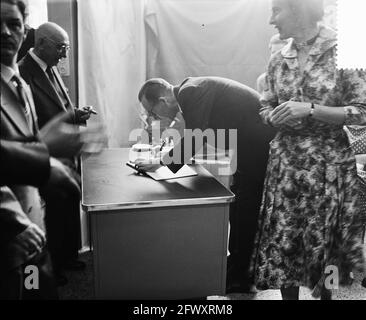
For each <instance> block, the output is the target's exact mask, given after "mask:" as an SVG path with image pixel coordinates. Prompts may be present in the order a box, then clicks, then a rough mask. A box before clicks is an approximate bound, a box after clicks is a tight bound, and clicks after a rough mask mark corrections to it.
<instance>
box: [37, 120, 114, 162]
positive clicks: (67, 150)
mask: <svg viewBox="0 0 366 320" xmlns="http://www.w3.org/2000/svg"><path fill="white" fill-rule="evenodd" d="M69 116H70V113H63V114H60V115H57V116H56V117H54V118H53V119H52V120H50V121H49V122H48V123H47V124H46V125H45V126H44V127H43V128H42V129H41V130H40V133H39V137H40V139H41V141H43V142H44V143H45V144H46V145H47V147H48V150H49V152H50V155H51V156H53V157H56V158H69V157H73V156H76V155H78V154H79V153H80V152H81V151H85V150H86V149H88V148H89V149H90V146H92V145H93V146H96V145H97V146H98V151H100V149H102V147H104V146H105V145H106V142H107V136H106V134H105V130H104V127H103V126H102V125H100V124H96V125H93V126H90V127H88V128H82V129H79V127H78V126H76V125H71V124H68V123H65V121H66V120H67V119H68V118H69ZM93 149H95V148H93ZM94 152H96V151H94Z"/></svg>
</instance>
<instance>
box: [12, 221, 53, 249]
mask: <svg viewBox="0 0 366 320" xmlns="http://www.w3.org/2000/svg"><path fill="white" fill-rule="evenodd" d="M15 242H16V243H17V244H18V245H19V246H20V247H21V248H23V249H24V250H25V251H26V252H28V255H29V256H35V255H36V254H38V253H40V252H41V251H42V248H43V247H44V245H45V244H46V235H45V233H44V232H43V230H41V229H40V228H39V227H38V226H37V225H36V224H34V223H31V224H30V225H29V226H28V227H27V229H25V230H24V231H23V232H22V233H20V234H18V235H17V236H16V238H15Z"/></svg>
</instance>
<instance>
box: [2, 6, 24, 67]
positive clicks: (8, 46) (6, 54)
mask: <svg viewBox="0 0 366 320" xmlns="http://www.w3.org/2000/svg"><path fill="white" fill-rule="evenodd" d="M24 37H25V32H24V21H23V16H22V14H21V13H20V11H19V8H18V7H17V6H16V5H12V4H10V3H6V2H1V62H2V63H4V64H5V65H11V64H12V63H13V61H15V60H14V59H15V57H16V55H17V53H18V50H19V48H20V46H21V45H22V42H23V40H24Z"/></svg>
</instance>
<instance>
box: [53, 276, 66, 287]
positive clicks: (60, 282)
mask: <svg viewBox="0 0 366 320" xmlns="http://www.w3.org/2000/svg"><path fill="white" fill-rule="evenodd" d="M55 279H56V285H57V286H58V287H63V286H65V285H66V284H67V283H68V282H69V281H68V280H67V278H66V277H65V276H64V275H63V274H62V273H56V274H55Z"/></svg>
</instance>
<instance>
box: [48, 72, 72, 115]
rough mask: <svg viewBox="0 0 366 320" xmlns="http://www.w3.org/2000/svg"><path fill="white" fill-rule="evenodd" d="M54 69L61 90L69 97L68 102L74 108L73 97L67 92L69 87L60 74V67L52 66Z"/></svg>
mask: <svg viewBox="0 0 366 320" xmlns="http://www.w3.org/2000/svg"><path fill="white" fill-rule="evenodd" d="M52 70H53V74H54V75H55V77H56V81H57V82H58V84H59V86H60V88H61V90H62V92H63V94H64V96H65V97H66V99H67V102H68V104H69V106H70V108H72V102H71V99H70V97H69V94H68V92H67V89H66V87H65V84H64V81H63V80H62V78H61V75H60V73H59V72H58V69H57V68H56V67H52Z"/></svg>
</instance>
